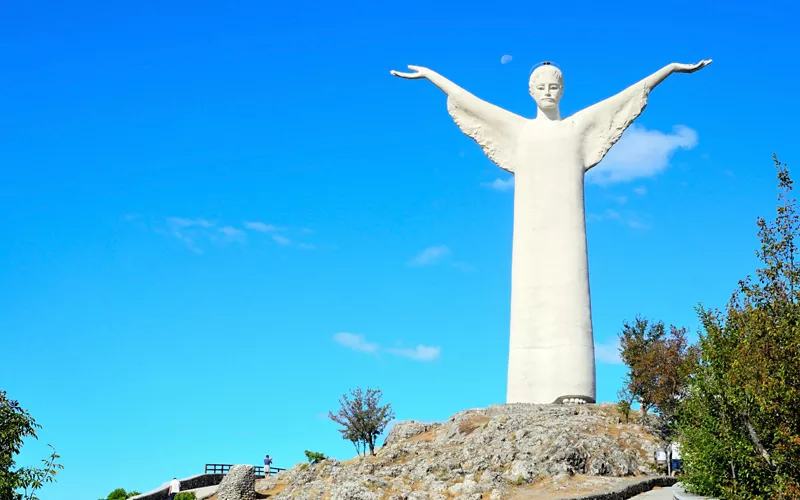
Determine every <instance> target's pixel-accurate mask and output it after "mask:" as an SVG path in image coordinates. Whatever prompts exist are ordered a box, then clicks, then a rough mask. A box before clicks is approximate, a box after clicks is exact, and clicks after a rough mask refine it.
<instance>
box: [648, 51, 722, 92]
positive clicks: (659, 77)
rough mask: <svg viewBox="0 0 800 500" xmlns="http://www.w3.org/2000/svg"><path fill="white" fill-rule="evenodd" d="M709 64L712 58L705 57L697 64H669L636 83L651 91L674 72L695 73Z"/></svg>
mask: <svg viewBox="0 0 800 500" xmlns="http://www.w3.org/2000/svg"><path fill="white" fill-rule="evenodd" d="M709 64H711V59H704V60H702V61H700V62H699V63H697V64H681V63H672V64H667V65H666V66H664V67H663V68H661V69H660V70H658V71H656V72H655V73H653V74H652V75H650V76H648V77H647V78H645V79H644V80H642V81H641V82H639V83H638V84H636V86H639V87H640V88H641V86H642V85H643V86H644V88H645V89H647V92H650V91H651V90H653V89H654V88H656V87H657V86H658V84H659V83H661V82H663V81H664V80H666V79H667V77H668V76H670V75H671V74H673V73H694V72H695V71H698V70H700V69H703V68H705V67H706V66H708V65H709Z"/></svg>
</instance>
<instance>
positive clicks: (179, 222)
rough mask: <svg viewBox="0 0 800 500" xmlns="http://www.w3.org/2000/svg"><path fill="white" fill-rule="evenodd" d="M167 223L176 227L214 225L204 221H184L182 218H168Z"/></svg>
mask: <svg viewBox="0 0 800 500" xmlns="http://www.w3.org/2000/svg"><path fill="white" fill-rule="evenodd" d="M167 223H169V224H171V225H173V226H178V227H214V226H215V225H216V223H214V222H210V221H207V220H205V219H186V218H183V217H169V218H168V219H167Z"/></svg>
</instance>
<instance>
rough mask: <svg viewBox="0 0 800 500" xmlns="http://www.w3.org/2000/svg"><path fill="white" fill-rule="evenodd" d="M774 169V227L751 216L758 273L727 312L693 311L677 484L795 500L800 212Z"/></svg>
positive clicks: (799, 439) (799, 446) (785, 177)
mask: <svg viewBox="0 0 800 500" xmlns="http://www.w3.org/2000/svg"><path fill="white" fill-rule="evenodd" d="M773 162H774V163H775V167H776V169H777V172H778V188H779V195H778V209H777V217H776V219H775V222H774V223H767V222H765V221H764V219H762V218H759V219H758V222H757V224H758V228H759V231H758V235H759V238H760V240H761V248H760V250H759V251H758V252H757V255H758V257H759V258H760V260H761V261H762V263H763V267H762V268H761V269H758V270H757V272H756V273H757V278H758V279H757V280H756V281H754V280H752V279H750V278H747V279H744V280H742V281H740V282H739V287H738V290H737V291H736V292H735V293H734V294H733V296H732V297H731V299H730V301H729V303H728V305H727V308H726V309H725V311H724V312H723V311H717V310H706V309H704V308H702V307H700V308H699V309H698V312H699V315H700V319H701V322H702V326H703V330H704V332H703V333H702V334H701V336H700V359H699V361H698V363H697V367H696V371H695V374H694V376H693V377H692V380H691V382H690V384H689V395H688V397H687V399H686V401H685V403H684V404H683V405H682V406H681V408H680V410H679V413H678V425H679V428H680V430H681V432H682V433H683V439H682V445H683V446H682V455H683V459H684V468H685V475H684V478H683V481H684V482H685V483H686V484H687V485H688V486H689V488H690V489H691V490H692V491H693V492H696V493H699V494H702V495H710V496H715V497H719V498H723V499H736V500H762V499H763V500H766V499H770V500H772V499H785V500H789V499H794V500H796V499H798V498H800V419H799V418H798V415H800V267H798V258H799V257H800V255H798V250H797V243H796V241H797V239H798V237H800V215H798V213H797V211H796V204H795V203H796V202H795V200H794V199H793V198H790V193H791V190H792V181H791V178H790V176H789V171H788V169H787V168H786V165H785V164H782V163H781V162H780V161H779V160H778V158H777V157H775V156H773Z"/></svg>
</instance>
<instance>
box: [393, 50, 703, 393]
mask: <svg viewBox="0 0 800 500" xmlns="http://www.w3.org/2000/svg"><path fill="white" fill-rule="evenodd" d="M709 64H711V60H710V59H708V60H704V61H701V62H699V63H697V64H678V63H673V64H669V65H667V66H665V67H664V68H662V69H660V70H659V71H657V72H655V73H654V74H652V75H650V76H648V77H647V78H645V79H644V80H642V81H640V82H638V83H636V84H634V85H632V86H630V87H628V88H627V89H625V90H623V91H622V92H620V93H619V94H617V95H615V96H613V97H610V98H608V99H606V100H605V101H602V102H600V103H597V104H595V105H593V106H589V107H588V108H586V109H584V110H582V111H579V112H578V113H575V114H574V115H572V116H570V117H569V118H565V119H562V118H561V115H560V114H559V110H558V103H559V101H560V100H561V96H562V95H563V93H564V80H563V76H562V74H561V71H560V70H559V69H558V68H556V67H555V66H553V65H552V64H550V63H544V64H542V65H541V66H539V67H538V68H536V70H534V71H533V72H532V74H531V77H530V80H529V91H530V94H531V96H532V97H533V99H534V101H536V105H537V108H538V110H537V114H536V118H535V119H528V118H524V117H522V116H519V115H517V114H514V113H512V112H510V111H506V110H504V109H502V108H499V107H497V106H495V105H493V104H490V103H488V102H486V101H483V100H481V99H479V98H478V97H475V96H474V95H472V94H470V93H469V92H467V91H466V90H464V89H462V88H461V87H459V86H458V85H456V84H454V83H453V82H451V81H450V80H448V79H447V78H445V77H443V76H442V75H440V74H438V73H436V72H435V71H433V70H430V69H428V68H423V67H419V66H409V69H411V70H412V71H414V72H413V73H400V72H398V71H392V72H391V74H392V75H394V76H397V77H400V78H407V79H427V80H429V81H430V82H431V83H433V84H434V85H436V86H437V87H439V89H441V90H442V91H443V92H444V93H445V94H446V95H447V110H448V111H449V112H450V116H452V117H453V120H455V122H456V124H457V125H458V127H459V128H460V129H461V131H462V132H464V134H466V135H468V136H469V137H471V138H472V139H473V140H475V142H477V143H478V144H479V145H480V146H481V148H483V151H484V153H485V154H486V155H487V156H488V157H489V158H490V159H491V160H492V161H493V162H494V163H495V164H497V166H499V167H500V168H502V169H503V170H506V171H508V172H511V173H512V174H514V177H515V179H514V180H515V191H514V233H513V247H512V258H511V338H510V344H509V356H508V392H507V396H506V402H507V403H576V404H583V403H594V402H595V397H596V392H595V390H596V382H595V364H594V339H593V337H592V313H591V301H590V298H589V265H588V256H587V252H586V219H585V213H584V192H583V178H584V175H585V173H586V172H587V171H588V170H589V169H590V168H592V167H594V166H595V165H597V164H598V163H600V160H602V159H603V157H604V156H605V155H606V153H607V152H608V150H609V149H610V148H611V146H613V145H614V144H615V143H616V142H617V141H618V140H619V138H620V136H621V135H622V133H623V132H624V131H625V129H626V128H628V126H630V124H631V123H633V121H634V120H635V119H636V118H637V117H638V116H639V115H640V114H641V112H642V111H643V110H644V108H645V106H647V97H648V95H649V94H650V91H652V90H653V89H654V88H655V87H656V86H657V85H658V84H660V83H661V82H662V81H664V79H666V78H667V77H668V76H670V75H672V74H673V73H693V72H695V71H697V70H699V69H701V68H704V67H705V66H707V65H709Z"/></svg>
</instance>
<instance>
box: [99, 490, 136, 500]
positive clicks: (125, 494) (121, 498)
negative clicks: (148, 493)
mask: <svg viewBox="0 0 800 500" xmlns="http://www.w3.org/2000/svg"><path fill="white" fill-rule="evenodd" d="M136 495H141V493H139V492H138V491H125V488H117V489H115V490H114V491H112V492H111V493H109V494H108V496H107V497H106V498H101V499H99V500H127V499H128V498H130V497H135V496H136Z"/></svg>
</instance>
